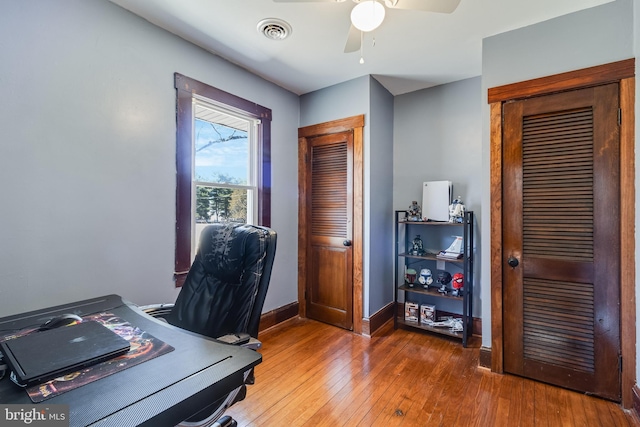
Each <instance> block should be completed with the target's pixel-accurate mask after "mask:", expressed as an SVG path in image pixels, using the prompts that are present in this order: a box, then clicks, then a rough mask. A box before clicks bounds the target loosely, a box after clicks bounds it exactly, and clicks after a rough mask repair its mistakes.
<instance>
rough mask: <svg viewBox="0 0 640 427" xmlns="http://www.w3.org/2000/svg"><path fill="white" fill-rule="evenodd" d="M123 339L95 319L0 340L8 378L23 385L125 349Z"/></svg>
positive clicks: (31, 383) (123, 351) (103, 358)
mask: <svg viewBox="0 0 640 427" xmlns="http://www.w3.org/2000/svg"><path fill="white" fill-rule="evenodd" d="M129 348H130V345H129V342H128V341H127V340H125V339H124V338H122V337H120V336H119V335H118V334H116V333H115V332H113V331H112V330H110V329H108V328H107V327H105V326H103V325H102V324H100V323H98V322H95V321H84V322H82V323H79V324H77V325H71V326H63V327H60V328H56V329H51V330H48V331H42V332H35V333H31V334H29V335H25V336H22V337H19V338H14V339H11V340H7V341H4V342H2V343H0V351H1V352H2V354H3V355H4V360H5V362H6V363H7V365H8V366H9V369H10V370H11V379H12V380H13V381H14V382H15V383H16V384H18V385H20V386H23V387H27V386H31V385H34V384H41V383H44V382H47V381H49V380H52V379H54V378H58V377H60V376H63V375H66V374H69V373H72V372H76V371H79V370H80V369H82V368H84V367H87V366H91V365H94V364H96V363H99V362H103V361H105V360H108V359H111V358H114V357H117V356H120V355H122V354H124V353H126V352H127V351H129Z"/></svg>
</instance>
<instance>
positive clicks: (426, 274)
mask: <svg viewBox="0 0 640 427" xmlns="http://www.w3.org/2000/svg"><path fill="white" fill-rule="evenodd" d="M418 282H420V284H421V285H422V287H423V288H425V289H429V285H430V284H432V283H433V276H432V275H431V270H429V269H428V268H423V269H422V270H420V277H418Z"/></svg>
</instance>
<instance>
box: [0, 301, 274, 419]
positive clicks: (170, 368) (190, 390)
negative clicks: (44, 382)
mask: <svg viewBox="0 0 640 427" xmlns="http://www.w3.org/2000/svg"><path fill="white" fill-rule="evenodd" d="M104 311H108V312H110V313H113V314H115V315H117V316H119V317H121V318H123V319H124V320H127V321H128V322H130V323H131V324H132V325H135V326H138V327H139V328H140V329H142V330H144V331H146V332H148V333H150V334H152V335H153V336H155V337H157V338H158V339H160V340H162V341H164V342H166V343H167V344H169V345H171V346H173V347H174V348H175V350H174V351H172V352H170V353H167V354H164V355H162V356H159V357H156V358H155V359H151V360H148V361H146V362H144V363H141V364H139V365H136V366H132V367H130V368H128V369H125V370H123V371H121V372H118V373H116V374H113V375H110V376H108V377H105V378H102V379H100V380H98V381H95V382H92V383H89V384H86V385H84V386H82V387H79V388H77V389H74V390H71V391H68V392H66V393H63V394H61V395H59V396H56V397H53V398H51V399H48V400H46V401H44V402H42V403H41V405H46V404H68V405H69V419H70V425H71V426H117V427H124V426H137V425H148V426H165V425H166V426H175V425H176V424H177V423H179V422H180V421H182V420H184V419H186V418H189V417H190V416H191V415H193V414H195V413H196V412H198V410H199V409H202V408H203V407H204V406H206V404H207V403H211V402H213V401H215V400H216V399H217V398H219V397H222V396H224V395H225V394H227V393H228V392H230V391H231V390H233V389H235V388H236V387H238V386H239V385H241V384H242V383H243V373H244V372H245V371H246V370H247V369H249V368H251V367H253V366H256V365H257V364H259V363H260V362H261V361H262V357H261V356H260V354H259V353H257V352H255V351H252V350H248V349H245V348H241V347H234V346H230V345H226V344H222V343H219V342H216V341H213V340H209V339H206V338H203V337H202V336H200V335H197V334H193V333H190V332H187V331H184V330H182V329H179V328H176V327H174V326H171V325H168V324H166V323H164V322H161V321H159V320H156V319H154V318H152V317H151V316H149V315H147V314H145V313H144V312H142V311H141V310H139V309H138V308H137V307H136V306H135V305H133V304H129V303H126V302H124V301H123V300H122V298H120V297H119V296H117V295H108V296H105V297H101V298H94V299H90V300H85V301H79V302H77V303H72V304H65V305H61V306H57V307H52V308H49V309H43V310H37V311H33V312H29V313H24V314H20V315H15V316H9V317H5V318H1V319H0V331H4V332H2V333H3V334H4V333H8V332H13V330H16V329H22V328H27V327H33V326H36V325H40V324H42V323H43V322H45V321H46V320H47V319H49V318H51V317H53V316H56V315H58V314H62V313H74V314H77V315H79V316H86V315H89V314H94V313H98V312H104ZM0 403H3V404H11V403H18V404H31V403H32V402H31V400H30V399H29V397H28V396H27V393H26V391H25V390H24V389H22V388H20V387H18V386H16V385H15V384H13V382H11V380H9V378H8V376H7V377H5V378H4V379H2V380H0Z"/></svg>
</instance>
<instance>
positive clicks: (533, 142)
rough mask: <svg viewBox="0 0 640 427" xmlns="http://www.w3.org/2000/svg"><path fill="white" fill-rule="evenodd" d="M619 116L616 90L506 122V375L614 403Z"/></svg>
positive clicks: (542, 100) (517, 109)
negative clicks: (544, 383) (520, 376)
mask: <svg viewBox="0 0 640 427" xmlns="http://www.w3.org/2000/svg"><path fill="white" fill-rule="evenodd" d="M617 113H618V87H617V84H611V85H607V86H600V87H595V88H589V89H581V90H576V91H572V92H568V93H563V94H556V95H549V96H544V97H539V98H532V99H529V100H523V101H517V102H511V103H507V104H505V105H504V111H503V114H504V128H503V129H504V135H503V148H504V151H503V212H504V213H503V216H504V218H503V225H504V228H503V242H504V248H503V253H504V255H505V260H504V265H503V286H504V290H503V298H504V300H503V315H504V317H503V319H504V366H505V370H506V371H508V372H511V373H514V374H518V375H522V376H526V377H529V378H532V379H536V380H540V381H544V382H548V383H552V384H556V385H559V386H563V387H567V388H571V389H575V390H579V391H583V392H588V393H593V394H596V395H599V396H602V397H606V398H609V399H614V400H619V399H620V370H619V357H618V355H619V354H620V320H619V318H620V314H619V302H620V296H619V295H620V279H619V278H620V273H619V259H620V243H619V230H620V224H619V221H618V217H619V215H618V209H619V205H620V200H619V182H620V180H619V166H618V165H619V130H618V123H617ZM509 258H512V259H511V263H509V262H508V261H509ZM516 262H517V263H518V264H517V265H516V266H512V265H510V264H516Z"/></svg>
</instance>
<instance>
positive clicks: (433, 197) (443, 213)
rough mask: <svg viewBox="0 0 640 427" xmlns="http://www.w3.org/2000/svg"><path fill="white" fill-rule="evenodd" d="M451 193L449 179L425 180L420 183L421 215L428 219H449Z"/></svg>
mask: <svg viewBox="0 0 640 427" xmlns="http://www.w3.org/2000/svg"><path fill="white" fill-rule="evenodd" d="M452 194H453V184H452V183H451V181H426V182H424V183H423V184H422V217H423V219H427V220H429V221H449V205H450V204H451V197H452Z"/></svg>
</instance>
